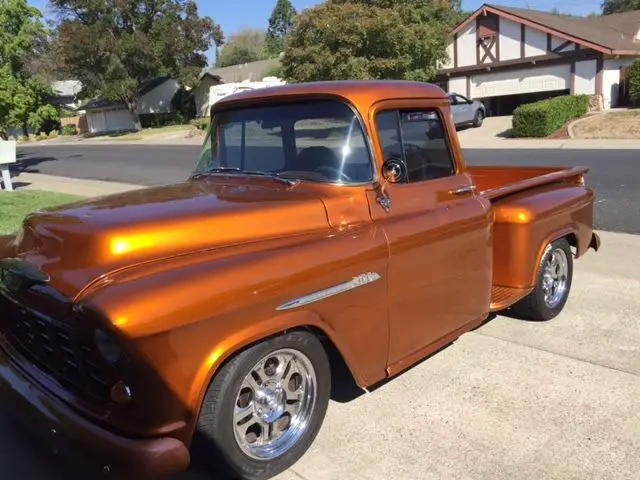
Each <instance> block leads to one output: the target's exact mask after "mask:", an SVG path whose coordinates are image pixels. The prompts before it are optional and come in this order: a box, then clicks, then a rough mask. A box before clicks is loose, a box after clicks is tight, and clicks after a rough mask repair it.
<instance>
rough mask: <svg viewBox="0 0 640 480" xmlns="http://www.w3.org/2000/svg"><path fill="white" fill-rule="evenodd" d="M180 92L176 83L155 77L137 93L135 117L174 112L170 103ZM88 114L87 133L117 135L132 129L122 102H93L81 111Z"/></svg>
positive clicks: (131, 116) (100, 100)
mask: <svg viewBox="0 0 640 480" xmlns="http://www.w3.org/2000/svg"><path fill="white" fill-rule="evenodd" d="M179 89H180V84H179V83H178V81H177V80H174V79H173V78H168V77H158V78H154V79H152V80H148V81H146V82H143V83H142V84H141V85H140V88H139V89H138V114H139V115H145V114H154V113H167V112H171V111H173V106H172V105H171V100H173V97H174V96H175V94H176V92H177V91H178V90H179ZM83 108H84V109H85V110H86V112H87V124H88V129H89V133H103V132H117V131H126V130H133V129H134V120H133V115H131V113H130V112H129V109H128V108H127V106H126V104H125V103H124V102H109V101H107V100H104V99H100V98H97V99H94V100H91V101H90V102H88V103H87V104H86V105H85V106H84V107H83Z"/></svg>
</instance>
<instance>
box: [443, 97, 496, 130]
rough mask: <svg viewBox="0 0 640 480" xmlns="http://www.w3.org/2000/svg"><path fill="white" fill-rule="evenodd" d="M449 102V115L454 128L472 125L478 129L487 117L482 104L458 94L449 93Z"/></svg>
mask: <svg viewBox="0 0 640 480" xmlns="http://www.w3.org/2000/svg"><path fill="white" fill-rule="evenodd" d="M449 100H451V114H452V115H453V122H454V123H455V125H456V127H460V126H462V125H473V126H474V127H476V128H478V127H481V126H482V122H484V119H485V117H486V116H487V109H486V107H485V106H484V104H483V103H482V102H479V101H477V100H469V99H468V98H467V97H464V96H463V95H460V94H459V93H450V94H449Z"/></svg>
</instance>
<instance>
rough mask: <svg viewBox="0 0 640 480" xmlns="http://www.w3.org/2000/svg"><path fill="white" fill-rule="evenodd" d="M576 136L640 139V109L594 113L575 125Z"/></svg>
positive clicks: (574, 133) (574, 132)
mask: <svg viewBox="0 0 640 480" xmlns="http://www.w3.org/2000/svg"><path fill="white" fill-rule="evenodd" d="M573 136H574V138H603V139H604V138H606V139H629V138H636V139H640V109H631V110H618V111H616V110H613V111H609V112H606V113H602V114H599V115H593V116H591V117H589V118H586V119H585V120H582V121H580V122H578V123H577V124H576V125H574V126H573Z"/></svg>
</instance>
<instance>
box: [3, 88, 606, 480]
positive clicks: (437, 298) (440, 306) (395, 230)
mask: <svg viewBox="0 0 640 480" xmlns="http://www.w3.org/2000/svg"><path fill="white" fill-rule="evenodd" d="M211 115H212V116H211V127H210V130H209V132H208V136H207V138H206V140H205V142H204V145H203V149H202V153H201V154H200V157H199V159H198V162H197V166H196V168H195V171H194V173H193V175H192V176H191V177H190V178H189V179H188V180H186V181H184V182H181V183H177V184H173V185H167V186H161V187H157V188H149V189H143V190H138V191H133V192H128V193H124V194H119V195H115V196H107V197H102V198H97V199H93V200H88V201H83V202H80V203H75V204H70V205H66V206H63V207H57V208H53V209H49V210H45V211H40V212H36V213H33V214H31V215H29V216H28V217H27V218H25V220H24V222H23V225H22V227H21V228H20V230H19V232H17V234H16V235H13V236H5V237H0V258H1V259H2V260H0V281H1V283H0V285H1V287H0V317H1V318H0V332H1V334H0V395H1V402H2V404H6V403H11V404H12V405H13V407H12V408H13V411H14V412H15V413H16V415H18V413H19V414H20V415H21V416H22V417H23V418H24V419H25V420H26V421H25V423H26V424H28V425H29V426H30V427H32V428H33V429H34V430H35V432H36V433H39V434H40V435H41V436H44V437H45V438H46V439H47V441H48V443H49V444H50V445H51V446H52V448H55V449H56V450H59V451H61V452H68V453H70V454H72V455H75V458H76V460H80V459H81V460H88V462H87V463H88V465H89V466H98V467H99V468H100V469H101V470H102V471H103V472H105V473H113V474H125V475H126V474H130V475H131V476H133V477H136V478H150V477H153V476H164V475H168V474H172V473H174V472H178V471H180V470H183V469H186V468H187V467H188V466H189V464H190V462H191V458H192V455H193V456H194V458H196V459H197V458H199V459H200V460H201V461H202V462H203V464H204V465H207V466H208V467H210V468H211V469H213V470H214V471H215V472H216V473H217V475H218V476H219V477H221V478H227V477H230V478H245V479H266V478H270V477H272V476H274V475H276V474H278V473H279V472H282V471H283V470H285V469H287V468H288V467H290V466H291V465H292V464H294V463H295V462H296V461H297V460H298V459H299V458H300V457H301V456H302V455H303V454H304V452H305V451H306V450H307V449H308V448H309V446H310V445H311V444H312V442H313V440H314V438H315V436H316V434H317V433H318V431H319V429H320V427H321V424H322V422H323V418H324V416H325V412H326V410H327V406H328V402H329V399H330V396H331V391H332V383H335V382H332V375H333V378H334V379H335V378H336V377H337V375H336V372H339V371H341V368H345V367H346V368H345V370H346V371H347V372H349V374H350V375H349V376H347V380H352V381H353V382H355V384H356V385H358V386H359V387H361V388H367V387H370V386H372V385H374V384H376V383H379V382H381V381H382V380H384V379H386V378H388V377H392V376H394V375H396V374H398V373H399V372H401V371H403V370H404V369H406V368H408V367H410V366H411V365H413V364H415V363H416V362H418V361H419V360H420V359H422V358H424V357H425V356H427V355H429V354H430V353H433V352H435V351H436V350H438V349H439V348H441V347H442V346H444V345H446V344H448V343H450V342H452V341H453V340H455V339H456V338H457V337H458V336H460V335H461V334H463V333H464V332H466V331H468V330H470V329H472V328H474V327H476V326H478V325H480V324H481V323H482V322H483V321H485V320H486V319H487V317H488V316H489V314H490V313H491V312H496V311H500V310H504V309H508V308H509V309H512V311H514V312H516V313H517V314H519V315H521V316H524V317H526V318H529V319H534V320H550V319H551V318H553V317H555V316H556V315H558V314H559V313H560V312H561V311H562V309H563V307H564V305H565V302H566V301H567V297H568V295H569V291H570V289H571V279H572V275H573V258H574V257H580V256H582V255H584V254H585V253H586V252H587V251H588V250H589V249H590V248H593V249H595V250H597V249H598V247H599V239H598V237H597V235H596V234H595V233H593V230H592V218H593V204H594V194H593V192H592V191H591V190H590V189H589V188H588V187H586V186H585V182H584V175H585V173H586V172H587V169H585V168H571V169H565V168H528V167H492V166H487V167H473V168H469V167H466V166H465V163H464V161H463V155H462V153H461V150H460V146H459V143H458V138H457V134H456V130H455V127H454V125H453V122H452V117H451V111H450V105H449V100H448V99H447V96H446V94H445V93H444V92H443V91H442V90H441V89H440V88H438V87H436V86H434V85H430V84H425V83H412V82H393V81H378V82H336V83H322V82H321V83H311V84H298V85H287V86H281V87H273V88H269V89H263V90H260V91H255V92H245V93H239V94H235V95H232V96H230V97H227V98H225V99H223V100H221V101H220V102H218V103H216V105H215V106H214V108H213V111H212V114H211Z"/></svg>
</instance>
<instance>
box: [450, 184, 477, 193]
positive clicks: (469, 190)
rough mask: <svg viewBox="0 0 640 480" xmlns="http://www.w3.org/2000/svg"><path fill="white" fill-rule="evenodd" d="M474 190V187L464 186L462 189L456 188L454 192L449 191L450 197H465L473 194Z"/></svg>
mask: <svg viewBox="0 0 640 480" xmlns="http://www.w3.org/2000/svg"><path fill="white" fill-rule="evenodd" d="M475 190H476V186H475V185H465V186H464V187H460V188H456V189H455V190H449V193H450V194H451V195H466V194H467V193H473V192H475Z"/></svg>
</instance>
